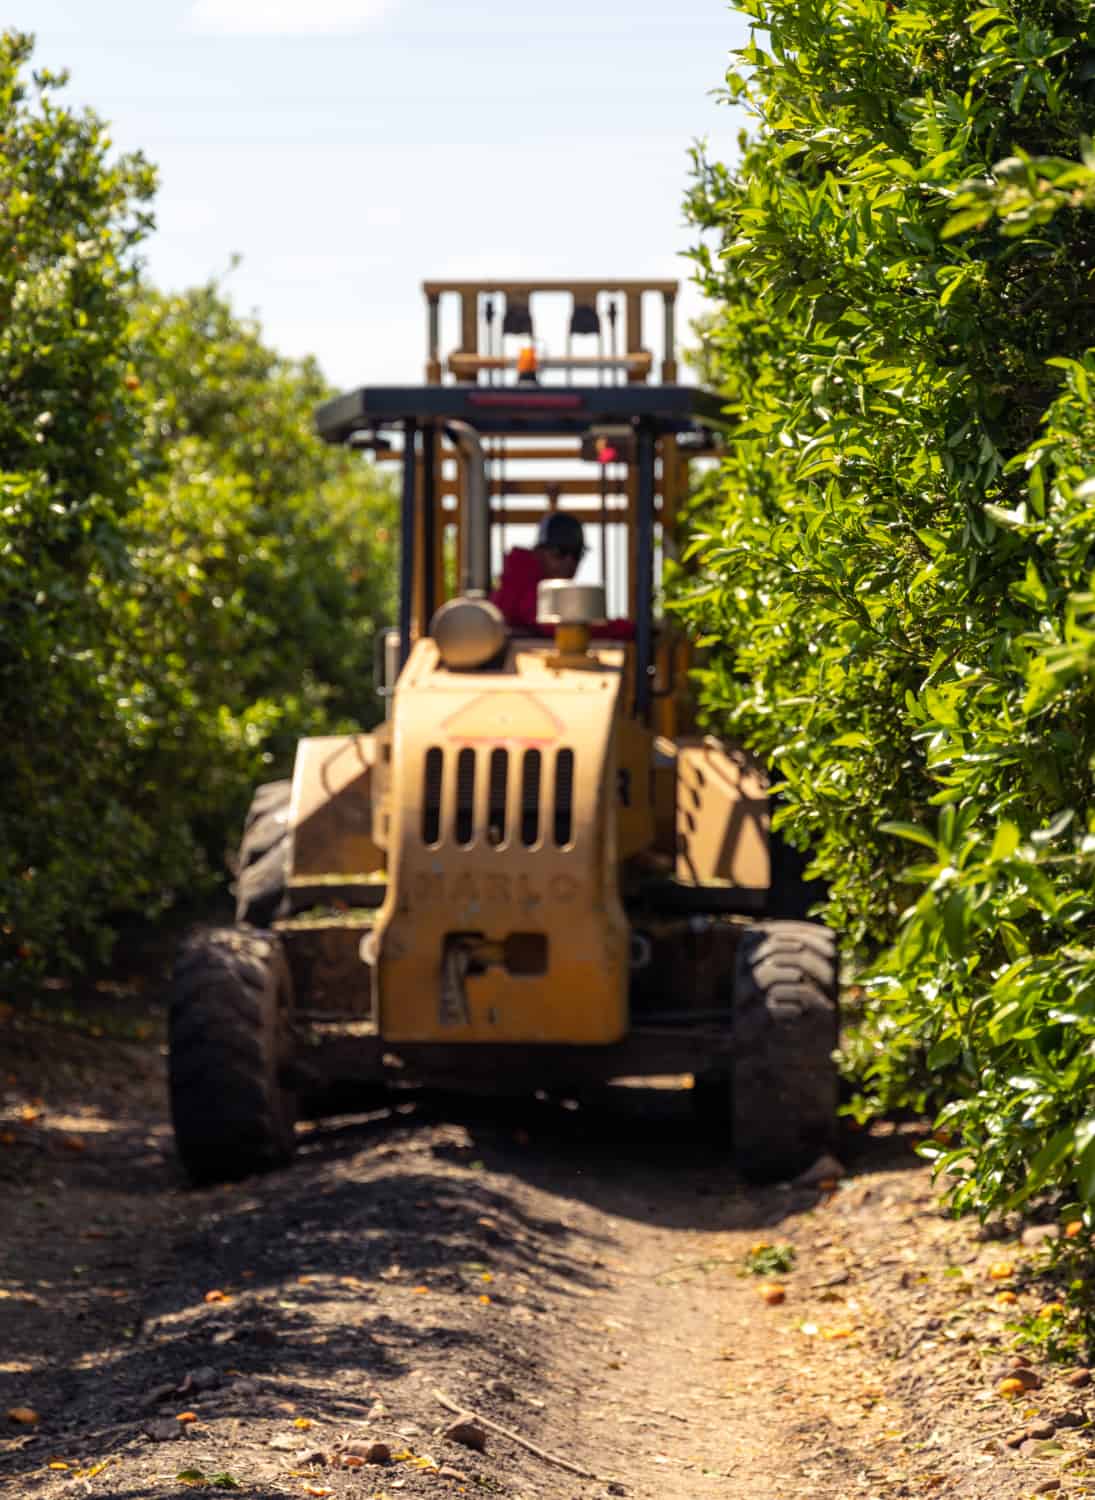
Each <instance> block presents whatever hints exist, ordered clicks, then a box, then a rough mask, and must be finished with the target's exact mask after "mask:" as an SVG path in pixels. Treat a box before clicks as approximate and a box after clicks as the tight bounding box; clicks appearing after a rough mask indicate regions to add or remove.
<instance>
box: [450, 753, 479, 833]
mask: <svg viewBox="0 0 1095 1500" xmlns="http://www.w3.org/2000/svg"><path fill="white" fill-rule="evenodd" d="M474 830H475V751H474V750H461V752H460V754H459V755H458V756H457V757H456V824H455V833H456V842H457V843H458V844H465V845H467V844H470V843H471V840H472V834H473V832H474Z"/></svg>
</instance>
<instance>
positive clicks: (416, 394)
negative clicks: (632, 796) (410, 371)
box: [317, 281, 723, 735]
mask: <svg viewBox="0 0 1095 1500" xmlns="http://www.w3.org/2000/svg"><path fill="white" fill-rule="evenodd" d="M423 290H424V292H425V296H426V304H427V322H428V358H427V364H426V384H425V385H424V386H415V387H369V388H365V389H361V390H357V391H353V392H351V393H349V394H348V395H346V396H342V397H340V398H338V399H337V400H335V401H331V402H328V403H327V404H326V405H325V406H323V407H321V408H320V411H319V413H318V419H317V420H318V426H319V431H320V433H321V435H322V436H323V437H324V438H326V439H327V440H328V441H330V442H342V443H349V444H351V445H354V446H357V447H360V448H363V449H366V450H372V451H373V452H374V453H375V455H376V458H377V460H378V461H384V460H386V459H397V458H402V466H403V485H402V507H401V533H402V539H403V544H402V561H401V578H400V585H401V587H400V621H399V627H398V630H397V631H392V632H389V633H388V634H387V635H386V637H385V641H384V647H385V651H384V658H385V659H384V663H383V670H382V673H381V674H379V675H381V676H382V678H383V681H384V684H385V690H386V691H387V692H389V693H390V691H391V689H392V686H393V684H394V682H395V680H396V678H397V677H398V674H399V672H400V671H401V669H402V667H403V665H404V664H405V662H406V661H407V659H408V657H409V655H410V652H411V648H412V645H413V644H414V642H415V641H416V640H422V639H425V638H427V637H430V636H432V637H433V639H434V640H435V642H437V643H438V646H439V650H440V654H441V656H442V658H443V660H445V661H446V664H451V665H452V669H453V670H456V671H459V670H471V669H472V668H471V667H470V658H475V659H476V660H477V661H478V660H479V658H480V656H481V654H482V653H483V652H485V651H486V650H487V646H488V645H489V644H490V643H491V642H492V641H493V640H494V636H495V633H496V632H497V622H493V623H490V620H491V617H490V611H489V608H488V607H487V606H488V605H489V603H490V601H491V600H492V599H493V601H494V604H495V606H496V607H498V608H499V609H500V613H501V624H502V629H503V632H504V639H503V641H502V642H501V643H500V644H498V645H497V647H496V648H495V649H493V650H492V651H491V653H490V654H489V656H487V657H486V658H484V661H485V663H486V664H487V665H490V666H495V667H497V668H498V669H499V670H502V669H504V668H505V665H506V662H507V661H508V660H512V652H509V654H507V648H510V647H513V646H515V645H516V644H517V643H520V644H521V646H522V647H523V648H524V649H540V650H550V649H551V648H552V642H553V638H554V637H556V636H557V634H558V631H559V628H560V627H559V626H558V625H557V624H553V623H551V621H550V620H549V618H548V616H546V615H545V616H541V615H540V613H539V611H538V608H537V604H536V600H537V598H538V589H539V587H540V585H541V584H544V583H560V582H562V583H567V582H570V583H571V584H572V586H574V587H578V588H580V589H583V590H588V588H589V587H590V586H597V587H599V589H600V590H601V595H600V603H599V605H598V606H597V614H596V616H594V615H590V617H589V619H588V620H587V621H585V622H584V623H585V625H586V626H588V628H589V631H590V635H591V637H592V649H593V650H594V651H595V652H596V651H598V650H600V649H601V648H602V647H604V648H608V647H611V648H612V650H611V657H612V661H613V664H614V665H617V669H619V668H618V664H619V663H620V662H621V661H622V662H623V666H624V670H626V671H627V672H628V675H629V677H630V679H631V686H630V689H629V692H628V695H627V696H628V704H629V709H630V712H631V713H633V714H634V715H635V716H636V717H638V718H639V719H640V720H642V721H643V722H644V723H646V724H648V725H649V726H650V727H652V728H656V729H657V730H658V732H660V733H662V734H669V735H672V734H673V733H674V732H676V731H677V730H678V729H679V728H680V727H682V726H681V725H680V722H679V713H680V712H681V711H682V704H683V694H681V693H678V692H677V687H678V684H680V683H681V682H682V680H683V676H684V671H685V667H686V661H685V657H686V654H687V648H686V647H685V645H684V643H683V641H673V640H671V639H670V635H669V633H668V632H659V631H658V630H657V626H656V613H657V603H658V597H659V592H660V587H661V579H662V570H663V565H664V562H665V559H666V558H667V557H668V556H670V555H671V554H672V548H673V533H674V530H675V522H676V517H677V512H678V508H679V506H680V504H681V502H682V500H683V498H684V496H685V494H686V491H687V486H688V475H689V461H690V460H692V459H695V458H699V459H701V460H703V459H708V460H710V459H711V458H713V457H714V456H715V454H716V453H717V441H718V432H719V429H720V427H721V425H722V422H723V417H722V407H721V402H720V401H719V399H718V397H717V396H715V395H713V394H712V393H710V392H707V391H703V390H701V389H698V388H696V387H694V386H685V385H681V384H679V383H678V382H677V364H676V353H675V329H674V321H675V308H676V297H677V291H678V288H677V283H676V282H672V281H616V282H557V281H544V282H531V281H511V282H440V281H437V282H427V283H426V284H425V286H424V289H423ZM651 304H657V306H658V308H659V310H660V314H661V316H660V320H653V321H654V322H658V321H660V330H659V332H660V338H657V339H654V340H651V342H655V343H658V344H660V348H658V349H656V350H652V349H650V348H648V347H647V342H648V340H647V334H648V331H649V330H650V328H651V326H652V323H651V320H650V319H649V317H648V314H649V311H650V305H651ZM454 344H455V347H453V345H454ZM445 347H448V348H449V349H450V351H451V352H449V353H448V354H444V353H443V349H444V348H445ZM655 371H656V372H657V374H658V375H660V377H661V383H660V384H656V383H653V381H652V377H654V375H655ZM396 440H398V442H399V446H398V447H397V446H396ZM575 532H576V534H577V536H579V537H580V538H581V551H580V554H579V556H578V558H577V559H576V561H575V562H574V565H573V567H563V566H561V565H560V566H556V563H560V564H561V562H562V561H564V560H567V561H569V560H568V559H561V558H559V557H557V556H556V555H555V554H556V550H557V543H558V541H559V539H560V537H562V536H563V535H564V533H575ZM556 533H558V535H556ZM573 546H574V536H573V535H571V538H570V548H571V550H573ZM561 550H562V551H563V552H564V553H565V552H566V551H567V547H565V546H564V547H563V548H562V549H561ZM560 597H561V596H560ZM575 597H578V596H575ZM582 597H584V598H585V599H586V604H585V605H584V606H583V607H584V608H585V610H586V613H589V604H588V595H583V596H582ZM457 601H462V603H461V605H460V607H459V608H457V607H455V606H456V602H457ZM556 602H558V600H556ZM552 618H554V617H552ZM439 632H440V634H439ZM465 636H466V637H467V639H465ZM473 640H474V642H475V644H469V643H470V642H471V641H473ZM454 641H457V642H459V643H460V644H459V645H454ZM454 652H455V655H453V653H454ZM469 652H470V658H469V665H467V666H464V667H461V666H459V665H456V664H455V663H456V658H457V657H460V658H461V659H463V658H464V657H465V655H467V653H469ZM606 655H607V651H606ZM481 667H482V663H481V664H480V666H479V667H478V668H476V669H481Z"/></svg>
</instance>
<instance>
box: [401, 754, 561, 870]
mask: <svg viewBox="0 0 1095 1500" xmlns="http://www.w3.org/2000/svg"><path fill="white" fill-rule="evenodd" d="M449 764H450V766H451V765H452V762H451V761H450V762H449ZM484 773H485V774H486V780H487V785H486V810H487V826H486V829H485V830H484V832H483V835H482V836H483V837H484V838H485V841H486V843H488V844H489V845H490V846H491V847H492V848H494V849H498V848H501V847H502V846H504V845H505V844H506V842H507V840H514V841H519V842H520V843H521V844H523V845H524V846H525V848H526V849H531V848H532V847H533V846H534V845H535V844H537V843H538V842H539V841H540V839H541V838H544V839H547V838H552V839H554V841H555V845H556V847H557V848H560V849H564V848H566V847H567V846H568V845H569V844H570V843H572V841H573V839H574V751H573V750H560V751H558V753H557V754H556V756H555V765H554V775H552V773H551V769H550V768H546V775H547V777H548V778H549V782H548V784H545V766H544V757H543V754H542V753H541V752H540V751H539V750H526V751H525V752H524V755H523V756H522V758H521V800H520V805H519V806H518V807H516V808H513V809H512V814H511V808H510V796H509V776H510V752H509V751H508V750H506V749H504V748H502V746H496V747H495V748H494V749H493V750H491V752H490V754H489V756H488V757H487V759H486V764H485V765H484V766H482V767H480V766H479V756H478V753H477V752H476V751H475V750H473V749H472V748H471V747H470V746H465V747H464V749H462V750H460V751H459V752H458V754H457V756H456V764H455V777H456V785H455V798H454V802H453V806H452V809H451V813H450V816H451V817H452V825H451V827H452V833H451V837H452V839H453V842H454V843H455V844H456V845H457V846H458V847H460V848H463V849H467V848H470V847H471V845H472V844H474V843H475V841H476V837H477V830H476V826H475V814H476V786H477V784H478V785H479V786H480V787H481V786H482V782H481V781H480V780H479V777H480V776H481V775H483V774H484ZM445 774H446V773H445V752H444V751H443V750H442V749H440V747H439V746H436V745H434V746H433V747H431V749H429V750H427V751H426V759H425V765H424V769H423V774H422V842H423V843H424V844H427V845H429V846H430V847H431V848H437V847H438V845H439V844H440V843H441V803H442V792H443V785H444V780H445ZM449 774H450V775H452V774H453V772H452V771H450V772H449ZM549 785H550V798H551V800H550V803H548V802H547V800H546V797H545V793H547V792H548V790H549Z"/></svg>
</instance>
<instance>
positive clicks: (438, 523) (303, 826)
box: [169, 281, 837, 1181]
mask: <svg viewBox="0 0 1095 1500" xmlns="http://www.w3.org/2000/svg"><path fill="white" fill-rule="evenodd" d="M424 291H425V296H426V303H427V311H428V356H427V366H426V381H425V383H424V384H423V385H418V386H400V387H371V386H370V387H365V388H363V389H359V390H355V391H352V392H350V393H348V394H347V395H344V396H342V397H340V398H338V399H336V400H333V401H331V402H328V403H327V404H325V405H324V406H322V407H321V408H320V409H319V411H318V413H317V419H316V420H317V426H318V430H319V433H320V435H321V436H322V437H323V438H324V439H325V440H326V441H328V442H332V443H341V444H349V445H351V446H353V447H355V448H358V449H361V450H362V451H363V452H366V453H369V454H371V455H373V457H374V460H375V461H395V462H398V463H399V464H400V466H401V473H402V488H401V564H400V594H399V599H400V613H399V622H398V627H397V628H393V629H391V630H389V631H386V632H384V633H383V634H382V637H381V642H382V652H381V657H382V659H381V661H380V662H379V663H378V666H379V676H380V679H381V682H382V691H383V693H384V695H385V700H386V709H387V713H386V717H385V719H384V721H383V723H382V724H381V725H380V726H379V727H378V728H376V729H374V730H373V731H371V732H370V733H361V734H352V735H345V736H335V737H327V738H313V739H305V740H302V741H301V742H300V744H299V746H298V749H297V753H296V760H295V765H294V769H293V775H292V778H291V780H287V781H281V782H273V783H270V784H269V785H267V786H264V787H260V788H259V789H258V791H257V792H256V795H255V799H254V802H253V804H252V807H251V811H250V813H249V815H248V819H247V824H246V826H245V829H244V834H243V841H242V845H241V848H240V854H239V867H238V878H237V887H236V890H237V924H236V926H235V927H232V928H220V929H214V930H204V931H201V932H198V933H196V934H194V935H192V937H191V938H190V939H189V940H188V942H187V943H186V944H185V945H184V947H183V949H182V951H181V952H180V954H179V957H178V960H177V963H176V966H175V971H174V975H173V979H172V995H171V1017H170V1068H169V1071H170V1087H171V1100H172V1109H173V1116H174V1123H175V1134H176V1140H177V1145H178V1150H179V1154H180V1157H181V1159H182V1162H183V1165H184V1167H185V1169H186V1170H187V1172H188V1173H189V1175H190V1176H191V1178H192V1179H193V1180H195V1181H210V1180H217V1179H223V1178H231V1177H239V1176H242V1175H245V1174H247V1173H249V1172H253V1171H258V1170H263V1169H265V1168H268V1167H271V1166H275V1165H279V1164H283V1163H285V1162H287V1161H288V1160H289V1158H290V1156H291V1154H292V1150H293V1139H294V1131H295V1125H296V1119H297V1116H298V1113H300V1112H302V1111H307V1110H308V1109H309V1108H310V1107H311V1108H313V1110H314V1109H315V1108H317V1107H318V1106H317V1103H316V1101H319V1100H322V1099H324V1098H327V1099H330V1098H331V1097H333V1096H337V1097H338V1099H339V1100H340V1101H341V1105H340V1107H342V1108H352V1107H354V1103H355V1101H356V1103H357V1106H358V1107H360V1108H367V1107H371V1106H372V1105H373V1104H375V1102H376V1100H377V1098H378V1096H381V1095H383V1094H385V1093H386V1092H387V1091H390V1090H392V1089H398V1088H406V1087H408V1086H412V1085H413V1086H425V1087H430V1086H442V1087H444V1088H446V1089H453V1088H461V1089H468V1090H473V1091H481V1092H496V1091H498V1090H500V1089H502V1090H505V1091H507V1092H511V1093H517V1094H520V1093H526V1092H527V1093H528V1094H532V1093H534V1092H537V1091H546V1092H547V1093H549V1094H550V1093H553V1092H558V1093H562V1094H574V1093H578V1092H581V1091H588V1090H589V1089H590V1088H593V1087H595V1086H598V1085H603V1084H606V1083H609V1082H611V1081H612V1080H614V1079H620V1078H632V1079H633V1078H642V1077H650V1076H655V1075H657V1076H665V1075H678V1076H682V1077H683V1076H689V1077H690V1078H691V1079H692V1080H693V1093H692V1097H693V1099H694V1100H695V1104H696V1107H697V1111H698V1113H699V1114H700V1116H701V1118H702V1120H703V1121H704V1124H705V1128H706V1129H709V1130H714V1131H716V1132H718V1133H719V1135H720V1139H722V1140H724V1141H725V1144H726V1148H727V1151H728V1152H732V1154H733V1160H734V1162H735V1164H736V1165H737V1167H738V1169H739V1170H740V1171H741V1172H742V1173H743V1174H744V1175H746V1176H749V1177H751V1178H757V1179H772V1178H783V1177H788V1176H791V1175H793V1174H795V1173H796V1172H798V1171H800V1170H802V1169H803V1168H804V1167H806V1166H808V1165H809V1164H810V1163H811V1162H813V1160H814V1159H815V1158H816V1157H817V1156H818V1155H819V1154H820V1153H821V1152H823V1151H824V1150H826V1149H827V1148H829V1147H830V1146H831V1144H832V1140H833V1133H834V1126H835V1117H836V1103H837V1077H836V1070H835V1065H834V1062H833V1051H834V1048H835V1046H836V1042H837V954H836V946H835V943H834V940H833V936H832V934H831V933H830V932H829V931H828V930H827V929H826V928H825V927H824V926H822V925H820V924H819V923H817V922H813V921H809V920H807V919H806V918H807V915H808V911H809V906H810V898H811V895H812V894H814V893H813V892H812V891H811V888H810V887H809V886H808V885H807V883H806V882H805V881H804V879H803V874H802V864H801V861H799V860H797V859H796V858H795V856H794V854H793V851H790V850H788V849H786V848H785V847H784V846H783V845H782V844H781V843H780V841H779V840H778V838H777V837H776V836H775V835H773V834H772V832H771V831H770V828H769V798H768V790H767V781H766V778H765V775H764V772H763V769H762V768H761V767H760V766H759V765H757V764H756V763H755V761H754V760H753V759H752V758H751V757H750V756H749V755H748V754H747V753H746V752H745V751H744V750H742V749H741V748H739V747H736V746H733V745H730V744H727V743H725V742H723V741H721V740H718V739H716V738H713V737H712V736H710V735H706V734H703V733H700V732H697V730H696V728H695V722H694V715H693V710H692V702H691V698H690V693H689V676H688V672H689V664H690V659H691V658H690V650H689V645H688V642H687V641H686V640H684V639H683V638H681V637H680V636H679V634H678V633H677V632H675V631H674V630H673V628H671V626H670V625H669V624H668V623H666V622H665V621H664V620H660V619H659V616H658V600H659V591H660V580H661V577H662V569H663V564H664V561H665V559H666V558H667V557H669V556H671V555H672V552H673V547H674V539H675V532H676V522H677V516H678V511H679V507H680V505H681V503H682V500H683V499H684V497H685V494H686V492H687V487H688V483H689V466H690V464H691V463H693V462H697V461H704V460H710V459H712V458H714V457H717V452H718V445H719V440H720V439H719V434H720V430H721V429H722V426H723V422H724V418H723V415H722V411H721V403H720V401H719V399H718V397H717V396H716V395H714V394H712V393H710V392H707V391H704V390H702V389H698V388H696V387H694V386H690V385H686V384H682V383H679V381H678V379H677V371H676V364H675V335H674V313H675V304H676V296H677V286H676V284H675V283H673V282H646V281H607V282H577V283H571V282H566V283H563V282H529V281H510V282H490V283H479V282H454V283H448V282H428V283H427V284H426V285H425V288H424ZM652 301H653V302H656V303H658V304H660V309H659V310H660V313H661V340H660V342H661V357H660V361H658V360H656V358H655V355H654V354H653V353H652V352H651V350H650V349H648V348H647V347H646V340H645V338H644V313H645V312H646V311H647V308H648V304H649V303H650V302H652ZM560 303H561V304H562V310H563V312H564V314H565V319H566V321H565V329H566V333H565V343H564V347H563V349H562V352H561V353H558V354H556V355H551V354H550V353H548V352H546V350H545V345H544V341H543V340H539V341H538V340H537V339H536V337H535V333H534V329H535V324H534V321H533V319H534V313H535V317H536V319H537V321H540V319H541V317H542V312H541V309H542V308H543V307H544V306H545V305H552V304H553V305H554V310H555V312H556V314H558V312H559V310H560V308H559V304H560ZM452 313H455V317H454V318H453V317H450V318H449V323H451V324H453V325H454V326H455V329H456V330H457V337H458V340H459V344H458V347H457V348H455V349H454V350H452V352H450V353H449V354H448V355H447V357H445V356H443V351H442V334H443V330H444V328H445V327H446V322H445V319H446V315H447V314H452ZM590 340H595V345H593V346H592V347H591V345H590ZM576 346H577V347H576ZM656 371H657V373H658V374H659V375H660V379H658V380H655V379H654V378H653V377H654V375H655V372H656ZM558 514H564V515H566V516H569V517H572V518H573V519H575V520H577V521H579V522H580V523H581V525H582V527H583V528H584V534H585V535H586V536H588V537H591V538H592V539H593V540H594V546H593V547H592V548H591V549H590V562H591V563H594V564H599V572H600V577H599V578H598V579H597V580H595V581H594V580H588V581H587V580H586V579H585V578H584V577H583V576H582V575H579V576H578V577H574V578H560V577H545V578H544V579H543V580H542V581H541V582H540V584H539V587H538V590H537V596H536V611H535V619H534V620H531V621H521V622H519V623H518V624H517V625H515V624H514V623H513V622H512V621H508V620H507V618H506V617H505V615H504V614H503V612H502V610H501V609H500V608H499V607H498V605H497V604H495V603H493V602H492V601H491V597H490V596H491V590H492V583H493V582H494V579H495V577H496V576H497V574H498V573H499V571H500V570H501V568H502V566H503V564H504V559H505V555H506V552H507V549H508V548H509V547H510V545H511V544H520V543H521V541H522V540H525V541H527V540H530V539H534V538H535V536H536V535H537V534H538V535H541V536H542V535H544V534H545V519H546V518H548V517H551V516H553V515H558ZM548 529H549V530H550V526H549V527H548ZM526 550H529V551H531V552H532V553H533V555H535V548H531V549H526ZM606 595H607V597H606ZM611 616H616V617H618V618H619V617H625V618H626V619H627V620H628V621H629V622H630V623H629V626H628V627H627V628H621V629H620V630H618V631H617V632H616V638H613V636H612V634H611V629H612V628H611V627H608V629H609V632H610V633H608V634H606V633H605V627H604V625H603V622H604V621H605V620H606V619H608V618H609V617H611Z"/></svg>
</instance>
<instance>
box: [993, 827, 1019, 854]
mask: <svg viewBox="0 0 1095 1500" xmlns="http://www.w3.org/2000/svg"><path fill="white" fill-rule="evenodd" d="M1019 839H1020V834H1019V830H1018V828H1017V827H1016V826H1015V824H1014V823H1009V822H1008V821H1007V819H1005V820H1004V822H1002V823H999V824H997V827H996V832H995V834H994V835H993V839H992V849H991V850H990V851H989V859H990V860H992V861H993V862H994V863H995V862H996V861H997V860H1004V859H1010V858H1011V856H1012V855H1013V854H1014V853H1015V851H1016V849H1018V847H1019Z"/></svg>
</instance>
